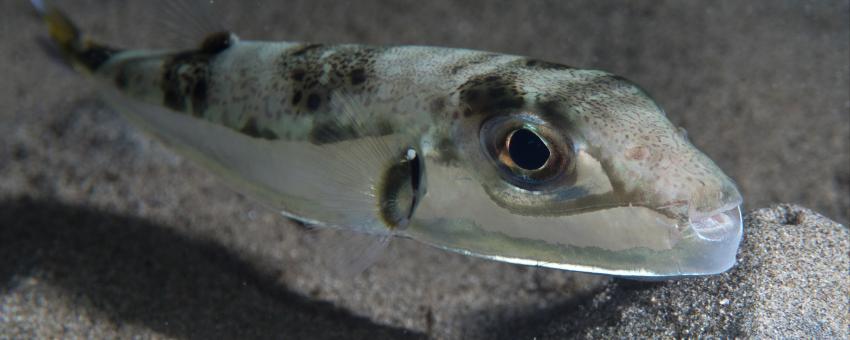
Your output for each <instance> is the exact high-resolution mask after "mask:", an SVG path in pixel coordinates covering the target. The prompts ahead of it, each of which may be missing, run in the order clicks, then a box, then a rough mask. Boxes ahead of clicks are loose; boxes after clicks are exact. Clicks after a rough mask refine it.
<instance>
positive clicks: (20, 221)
mask: <svg viewBox="0 0 850 340" xmlns="http://www.w3.org/2000/svg"><path fill="white" fill-rule="evenodd" d="M28 278H36V279H37V280H43V281H47V282H48V284H49V285H50V286H52V287H58V288H60V289H62V290H65V291H67V294H66V296H67V299H68V301H70V302H69V303H71V304H73V305H75V306H74V308H80V309H81V310H87V311H88V313H91V314H93V315H96V316H97V315H101V316H102V317H103V318H104V319H107V320H110V321H112V322H114V323H116V324H118V325H121V324H122V323H126V324H134V325H141V326H143V327H146V328H149V329H152V330H154V331H157V332H160V333H162V334H166V335H169V336H174V337H178V338H185V339H209V338H295V339H301V338H310V339H323V338H369V339H384V338H386V339H398V338H424V336H423V335H421V334H416V333H411V332H409V331H406V330H403V329H396V328H391V327H387V326H382V325H377V324H375V323H373V322H371V321H369V320H368V319H365V318H361V317H357V316H354V315H352V314H351V313H350V312H348V311H346V310H342V309H339V308H337V307H334V306H333V305H331V304H330V303H327V302H322V301H317V300H312V299H310V298H309V297H306V296H303V295H300V294H297V293H294V292H292V291H289V290H287V289H286V287H284V286H281V285H280V284H279V283H277V282H276V281H275V280H274V279H273V278H272V277H270V276H269V275H266V274H263V273H261V272H259V271H258V270H256V269H254V268H253V267H252V266H251V265H250V264H249V263H248V262H247V261H245V260H243V259H241V258H240V257H239V256H238V255H236V254H233V253H232V252H231V251H229V250H227V249H226V248H224V247H223V246H221V245H218V244H214V243H212V242H208V241H201V240H195V239H190V238H188V237H186V236H183V235H180V234H177V233H175V232H174V231H172V230H170V229H169V228H167V227H164V226H160V225H156V224H152V223H151V222H149V221H145V220H143V219H140V218H135V217H129V216H122V215H116V214H112V213H109V212H105V211H101V210H98V209H93V208H88V207H79V206H71V205H66V204H63V203H59V202H54V201H44V200H35V199H30V198H20V199H17V200H12V201H0V293H8V291H9V290H10V289H13V288H15V287H17V286H18V285H21V284H26V283H25V282H26V280H27V279H28Z"/></svg>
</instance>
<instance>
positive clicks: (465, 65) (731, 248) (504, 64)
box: [34, 2, 742, 277]
mask: <svg viewBox="0 0 850 340" xmlns="http://www.w3.org/2000/svg"><path fill="white" fill-rule="evenodd" d="M34 3H35V4H36V5H37V7H39V8H40V10H41V11H42V14H43V17H44V19H45V21H46V23H47V25H48V28H49V32H50V35H51V37H52V39H53V40H54V42H55V44H56V45H57V47H58V49H59V50H60V51H61V53H62V55H64V57H65V58H66V60H67V61H68V62H69V63H70V64H71V65H72V66H73V67H74V68H76V69H77V70H79V71H81V72H83V73H85V74H88V75H91V76H92V77H93V78H94V79H96V80H97V82H98V83H99V84H100V85H101V87H103V88H104V89H105V91H106V92H108V93H109V94H108V95H107V96H106V98H107V99H109V100H110V101H111V102H113V103H114V104H115V106H116V108H118V109H120V110H122V111H124V112H125V113H127V116H128V117H129V118H130V119H131V120H132V121H134V122H136V123H138V124H139V125H140V126H143V127H145V128H146V129H147V130H148V131H150V132H151V133H153V134H154V135H156V136H158V137H160V138H162V139H163V140H164V141H165V142H166V143H168V144H169V145H170V146H172V147H173V148H174V149H175V150H177V151H178V152H181V153H182V154H183V155H186V156H187V157H189V158H192V159H194V160H196V161H198V162H200V163H201V164H203V165H205V166H207V167H208V168H209V169H210V170H212V171H213V172H215V173H217V174H219V175H221V176H222V177H223V178H224V179H226V180H227V181H228V182H230V183H231V184H232V185H233V186H234V187H235V188H237V190H240V191H242V192H245V193H246V194H248V195H250V196H253V197H255V198H257V199H259V200H260V201H261V202H264V203H266V204H268V205H270V206H271V207H273V208H274V209H277V210H279V211H281V212H283V214H284V215H286V216H289V217H292V218H295V219H297V220H300V221H302V222H305V223H308V224H312V225H318V226H330V227H338V228H348V229H353V230H357V231H361V232H365V233H370V234H376V235H391V236H400V237H409V238H413V239H416V240H419V241H421V242H425V243H428V244H431V245H434V246H437V247H440V248H443V249H447V250H451V251H457V252H461V253H464V254H468V255H474V256H480V257H485V258H488V259H494V260H498V261H506V262H513V263H521V264H527V265H535V266H543V267H552V268H560V269H567V270H575V271H583V272H591V273H604V274H612V275H623V276H632V277H671V276H683V275H704V274H714V273H720V272H723V271H725V270H727V269H729V268H730V267H731V266H732V265H733V264H734V263H735V255H736V250H737V248H738V244H739V242H740V239H741V231H742V230H741V228H742V222H741V215H740V214H741V213H740V208H739V206H740V205H741V201H742V199H741V194H740V193H739V192H738V189H737V188H736V186H735V184H734V183H733V181H732V180H731V179H730V178H729V177H727V176H726V175H725V174H724V173H723V172H722V171H721V170H720V169H719V168H718V167H717V166H716V165H715V164H714V162H712V160H711V159H709V158H708V157H706V155H704V154H703V153H702V152H700V151H699V150H697V149H696V148H695V147H694V146H693V145H691V143H690V142H688V140H687V139H686V138H685V137H684V136H683V135H682V133H681V132H680V131H679V129H677V128H676V127H675V126H673V125H672V124H671V123H670V122H669V121H668V120H667V118H666V117H665V114H664V112H663V111H662V109H661V108H659V106H658V105H657V104H656V103H655V102H654V101H653V100H652V99H651V98H650V97H649V96H648V95H647V94H646V93H645V92H644V91H643V90H641V88H639V87H638V86H636V85H634V84H633V83H631V82H629V81H628V80H626V79H624V78H622V77H619V76H615V75H612V74H609V73H606V72H601V71H596V70H582V69H576V68H572V67H569V66H565V65H561V64H556V63H551V62H545V61H540V60H535V59H530V58H526V57H519V56H512V55H502V54H495V53H487V52H479V51H470V50H463V49H449V48H436V47H421V46H400V47H375V46H365V45H334V46H329V45H321V44H304V43H289V42H254V41H241V40H239V39H237V37H236V36H235V35H234V34H232V33H230V32H219V33H214V34H210V35H209V36H208V37H207V38H206V39H205V40H203V42H202V43H201V44H200V45H199V47H197V48H193V49H188V50H183V51H145V50H119V49H115V48H112V47H108V46H105V45H101V44H98V43H94V42H91V41H88V40H84V39H83V38H81V34H80V33H79V31H78V30H77V29H76V28H75V26H74V25H73V24H72V23H71V21H69V20H68V19H67V18H66V17H65V16H64V15H62V14H61V13H60V12H59V11H57V10H56V9H54V8H51V7H45V6H44V5H43V4H42V3H41V2H34Z"/></svg>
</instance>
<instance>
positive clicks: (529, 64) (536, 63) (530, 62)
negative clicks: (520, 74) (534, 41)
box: [520, 59, 575, 71]
mask: <svg viewBox="0 0 850 340" xmlns="http://www.w3.org/2000/svg"><path fill="white" fill-rule="evenodd" d="M520 62H521V63H522V65H523V66H525V67H526V68H530V69H534V70H553V71H561V70H572V69H575V68H574V67H572V66H568V65H564V64H558V63H553V62H549V61H543V60H538V59H524V60H520Z"/></svg>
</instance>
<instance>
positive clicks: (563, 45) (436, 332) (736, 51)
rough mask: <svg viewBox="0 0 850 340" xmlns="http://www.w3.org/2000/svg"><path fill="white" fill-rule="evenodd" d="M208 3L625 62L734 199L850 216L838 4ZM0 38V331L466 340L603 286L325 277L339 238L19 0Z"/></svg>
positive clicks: (124, 12) (374, 31) (285, 18)
mask: <svg viewBox="0 0 850 340" xmlns="http://www.w3.org/2000/svg"><path fill="white" fill-rule="evenodd" d="M61 3H62V7H63V8H65V9H67V10H68V11H69V12H70V13H71V14H72V16H73V17H74V18H75V19H76V20H78V21H79V23H80V25H81V26H82V27H84V30H85V31H87V32H91V34H92V35H93V36H94V37H96V38H98V39H100V40H103V41H106V42H109V43H112V44H115V45H118V46H124V47H155V46H174V45H175V44H178V43H179V42H180V41H181V40H185V38H181V37H185V36H187V35H191V33H190V32H191V31H192V29H185V28H184V29H181V30H180V31H181V32H184V33H177V34H174V33H173V32H175V30H174V29H171V28H170V26H169V25H166V24H163V22H173V20H172V21H169V20H168V19H162V18H165V17H167V15H163V14H162V13H163V9H164V8H165V6H163V5H162V3H157V2H153V1H150V2H149V1H130V2H129V3H127V2H116V1H61ZM167 11H168V10H166V12H167ZM212 12H214V13H215V15H217V16H219V17H221V18H222V21H223V22H225V23H226V26H228V27H231V28H233V29H234V30H235V31H236V32H237V33H238V34H240V36H241V37H242V38H243V39H274V40H299V41H314V42H323V43H340V42H355V43H370V44H421V45H437V46H448V47H463V48H471V49H481V50H489V51H495V52H503V53H511V54H521V55H528V56H532V57H536V58H540V59H545V60H550V61H555V62H562V63H566V64H569V65H573V66H578V67H586V68H597V69H603V70H607V71H610V72H613V73H617V74H619V75H622V76H625V77H627V78H629V79H631V80H633V81H635V82H636V83H638V84H640V85H641V86H642V87H643V88H645V89H647V90H648V91H649V92H650V93H651V94H652V95H653V97H654V98H655V99H656V100H657V101H658V102H659V104H660V105H661V106H662V107H664V108H665V110H666V111H667V113H668V116H669V118H670V119H671V120H672V121H673V122H674V123H675V124H677V125H681V126H683V127H684V128H686V129H687V131H688V133H689V137H690V138H691V140H692V141H693V142H694V144H696V145H697V146H698V147H699V148H701V149H702V150H703V151H705V152H706V153H707V154H708V155H709V156H710V157H712V158H713V159H714V160H715V161H716V162H717V163H718V164H719V165H720V167H721V168H722V169H724V170H725V171H726V172H727V173H728V174H729V175H730V176H731V177H732V178H734V179H735V180H736V181H737V182H738V184H739V185H740V188H741V190H742V192H743V194H744V197H745V207H746V208H747V209H755V208H760V207H765V206H768V205H770V204H773V203H777V202H792V203H798V204H801V205H803V206H807V207H809V208H812V209H814V210H816V211H818V212H820V213H822V214H824V215H825V216H827V217H829V218H832V219H834V220H836V221H839V222H842V223H845V224H846V223H847V222H848V221H850V2H847V1H811V2H807V1H748V2H739V1H717V2H698V1H651V2H650V1H645V2H618V1H570V2H562V1H534V2H520V1H487V2H485V1H455V2H452V1H392V2H390V1H358V2H350V3H349V2H338V1H286V2H275V1H261V2H257V1H244V2H243V1H240V2H235V1H232V2H223V1H218V2H217V4H216V6H214V9H213V11H212ZM172 13H173V12H172ZM184 21H185V23H184V27H186V26H187V25H188V26H190V27H192V26H194V27H197V25H193V24H192V23H191V22H190V20H184ZM0 29H2V33H0V38H2V39H1V40H2V45H0V46H2V48H0V58H2V64H1V65H0V70H2V80H0V109H2V111H0V334H18V335H21V336H32V335H38V336H42V337H44V336H61V335H62V334H76V335H83V336H85V335H91V336H96V337H108V336H127V335H130V334H150V335H155V334H159V335H165V336H174V337H180V338H194V337H197V338H204V337H206V336H209V335H213V334H225V335H227V334H232V335H237V334H255V335H268V334H280V335H293V336H298V335H305V334H315V335H317V336H318V335H327V336H328V337H330V336H334V335H337V336H338V335H340V334H346V335H358V336H363V337H366V336H371V335H374V334H377V335H383V336H386V337H390V338H394V337H398V336H401V335H409V336H421V335H426V334H427V335H432V336H436V337H461V336H469V335H482V334H485V333H486V330H488V329H494V327H493V326H492V325H493V324H497V323H499V322H500V321H501V320H504V319H506V318H507V319H509V318H511V317H512V316H514V315H519V314H523V313H526V314H527V313H528V312H529V311H534V310H536V309H537V308H543V307H546V306H551V305H554V304H563V303H568V302H569V301H572V299H574V298H577V297H578V298H580V294H578V292H580V291H582V290H588V289H592V288H593V287H594V286H595V284H596V282H597V281H599V280H602V279H600V278H596V277H592V276H582V275H572V274H569V273H563V272H558V271H551V270H544V269H532V268H525V267H518V266H512V265H507V264H499V263H493V262H488V261H483V260H477V259H471V258H467V257H463V256H460V255H454V254H448V253H445V252H442V251H438V250H434V249H430V248H427V247H424V246H421V245H419V244H417V243H415V242H410V241H398V242H394V243H393V244H392V245H391V246H390V249H389V250H388V252H387V254H385V255H386V256H385V257H384V259H383V260H381V261H380V262H379V263H378V264H377V265H376V266H375V267H374V268H372V269H370V270H369V271H367V272H366V273H364V274H363V275H360V276H357V277H354V278H349V277H340V276H334V275H331V274H327V272H328V271H327V270H326V267H324V266H323V265H322V260H321V259H320V257H321V256H317V255H316V253H317V249H321V248H328V247H331V246H333V245H334V244H336V243H337V242H344V237H339V236H334V235H331V233H328V232H315V231H308V230H304V229H302V228H299V227H297V226H293V225H290V224H288V223H287V222H285V221H282V218H280V217H279V216H277V215H276V214H275V213H273V212H269V211H265V210H263V209H261V208H260V207H258V206H257V205H255V204H253V203H252V202H250V201H249V200H247V199H245V198H243V197H241V196H239V195H236V194H233V193H232V192H231V191H229V190H228V189H227V188H224V187H223V185H222V184H220V183H219V182H217V181H216V180H215V179H214V178H212V176H210V175H209V174H208V173H206V172H205V171H204V170H203V169H200V168H197V167H195V166H194V165H192V164H191V163H189V162H186V161H184V160H182V159H181V158H179V157H177V156H174V155H173V154H172V153H170V152H169V151H167V150H165V149H164V148H163V147H162V146H160V145H159V144H158V143H156V142H154V141H151V140H150V139H148V138H147V137H146V136H144V135H142V134H140V133H139V132H138V131H137V130H136V129H135V128H133V127H132V126H130V125H128V124H127V123H126V122H125V121H124V120H123V119H122V118H120V116H118V115H116V114H115V113H114V112H113V111H112V110H110V109H109V108H106V107H105V106H104V105H102V104H101V103H100V102H99V101H98V100H97V96H96V93H95V91H94V90H93V89H92V86H91V84H89V83H88V82H86V81H84V80H83V79H82V78H81V77H78V76H76V75H74V74H73V73H72V72H71V71H69V70H68V69H66V68H63V67H62V66H61V65H59V64H57V63H55V62H53V61H52V60H50V59H49V58H48V57H47V56H46V55H45V54H44V52H43V51H42V49H41V48H40V47H39V44H38V42H37V41H38V39H39V38H40V37H44V30H43V27H41V26H40V25H39V21H38V20H37V19H36V18H35V16H34V14H33V12H32V11H31V10H30V9H29V5H28V4H27V2H25V1H4V2H2V4H0ZM248 268H251V269H248ZM304 325H309V326H304ZM293 330H295V331H293ZM299 332H300V333H299Z"/></svg>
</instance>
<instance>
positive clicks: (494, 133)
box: [480, 115, 574, 191]
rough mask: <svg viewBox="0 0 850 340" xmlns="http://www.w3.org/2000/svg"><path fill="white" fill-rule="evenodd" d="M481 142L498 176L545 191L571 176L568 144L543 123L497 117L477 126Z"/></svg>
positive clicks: (525, 118)
mask: <svg viewBox="0 0 850 340" xmlns="http://www.w3.org/2000/svg"><path fill="white" fill-rule="evenodd" d="M480 133H481V143H482V146H483V148H484V150H485V152H486V153H487V154H488V155H489V158H490V160H491V161H492V162H493V163H494V165H495V166H496V167H497V168H498V173H499V175H500V176H501V177H502V179H504V180H506V181H507V182H508V183H510V184H512V185H513V186H516V187H519V188H522V189H525V190H531V191H541V190H543V191H545V190H548V189H547V188H554V187H555V186H557V185H556V183H562V182H563V181H561V179H564V180H569V179H570V178H571V177H573V176H572V172H573V171H572V170H573V168H574V165H573V164H572V163H573V161H572V158H573V156H572V155H573V151H572V143H571V142H570V141H569V140H568V138H566V137H565V136H563V135H562V134H559V133H557V132H556V131H554V130H553V129H552V128H551V127H549V126H548V125H547V124H545V122H542V121H540V120H539V119H534V117H525V116H523V115H519V116H513V117H499V118H495V119H491V120H489V121H487V122H485V123H484V124H483V125H482V127H481V132H480Z"/></svg>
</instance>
